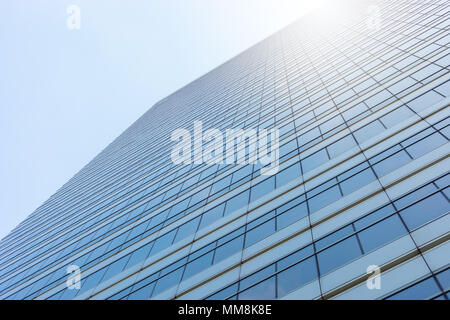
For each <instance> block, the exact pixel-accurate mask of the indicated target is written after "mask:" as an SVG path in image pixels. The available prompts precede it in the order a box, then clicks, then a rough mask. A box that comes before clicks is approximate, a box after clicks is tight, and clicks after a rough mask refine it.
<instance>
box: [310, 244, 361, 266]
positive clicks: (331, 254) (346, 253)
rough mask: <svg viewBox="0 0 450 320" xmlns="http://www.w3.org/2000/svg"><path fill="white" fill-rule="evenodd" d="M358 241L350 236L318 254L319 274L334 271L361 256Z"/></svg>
mask: <svg viewBox="0 0 450 320" xmlns="http://www.w3.org/2000/svg"><path fill="white" fill-rule="evenodd" d="M361 254H362V253H361V249H360V248H359V244H358V241H357V240H356V237H355V236H351V237H350V238H348V239H345V240H343V241H341V242H339V243H338V244H335V245H334V246H332V247H330V248H328V249H326V250H324V251H322V252H319V253H318V255H317V258H318V260H319V269H320V274H321V275H324V274H326V273H327V272H329V271H331V270H334V269H336V268H338V267H340V266H342V265H344V264H345V263H347V262H349V261H351V260H353V259H354V258H356V257H359V256H360V255H361Z"/></svg>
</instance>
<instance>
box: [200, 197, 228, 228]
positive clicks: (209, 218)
mask: <svg viewBox="0 0 450 320" xmlns="http://www.w3.org/2000/svg"><path fill="white" fill-rule="evenodd" d="M224 208H225V203H222V204H219V205H218V206H217V207H214V208H212V209H210V210H208V211H207V212H205V213H204V214H203V216H202V221H201V222H200V228H203V227H205V226H207V225H210V224H211V223H213V222H214V221H217V220H219V219H220V218H222V216H223V210H224Z"/></svg>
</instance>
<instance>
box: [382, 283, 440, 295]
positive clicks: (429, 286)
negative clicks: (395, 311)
mask: <svg viewBox="0 0 450 320" xmlns="http://www.w3.org/2000/svg"><path fill="white" fill-rule="evenodd" d="M439 292H441V291H440V290H439V287H438V285H437V284H436V281H435V280H434V279H433V278H428V279H426V280H423V281H421V282H419V283H418V284H415V285H413V286H412V287H409V288H408V289H405V290H403V291H401V292H399V293H396V294H394V295H393V296H391V297H389V298H388V299H387V300H425V299H428V298H431V297H432V296H434V295H435V294H437V293H439Z"/></svg>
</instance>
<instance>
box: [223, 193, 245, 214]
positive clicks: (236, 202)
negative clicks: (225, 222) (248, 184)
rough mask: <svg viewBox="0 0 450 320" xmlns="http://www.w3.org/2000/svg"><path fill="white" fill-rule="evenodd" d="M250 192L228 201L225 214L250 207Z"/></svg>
mask: <svg viewBox="0 0 450 320" xmlns="http://www.w3.org/2000/svg"><path fill="white" fill-rule="evenodd" d="M249 192H250V191H249V190H247V191H245V192H243V193H241V194H239V195H237V196H235V197H234V198H231V199H230V200H228V201H227V205H226V207H225V214H224V215H227V214H230V213H232V212H233V211H236V210H238V209H240V208H242V207H244V206H246V205H248V194H249Z"/></svg>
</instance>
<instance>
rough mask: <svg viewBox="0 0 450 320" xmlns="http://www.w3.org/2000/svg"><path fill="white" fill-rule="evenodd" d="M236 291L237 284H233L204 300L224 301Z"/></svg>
mask: <svg viewBox="0 0 450 320" xmlns="http://www.w3.org/2000/svg"><path fill="white" fill-rule="evenodd" d="M237 289H238V284H237V283H235V284H233V285H231V286H229V287H226V288H225V289H222V290H220V291H219V292H216V293H215V294H213V295H212V296H210V297H208V298H206V300H224V299H226V298H228V297H229V296H232V295H234V294H235V293H236V292H237Z"/></svg>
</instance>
